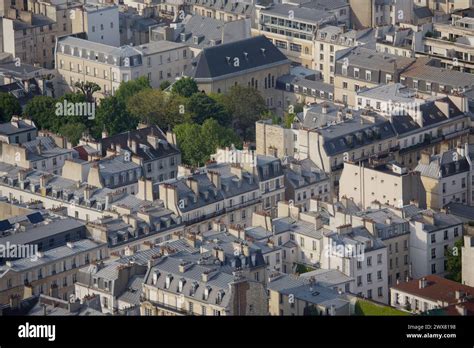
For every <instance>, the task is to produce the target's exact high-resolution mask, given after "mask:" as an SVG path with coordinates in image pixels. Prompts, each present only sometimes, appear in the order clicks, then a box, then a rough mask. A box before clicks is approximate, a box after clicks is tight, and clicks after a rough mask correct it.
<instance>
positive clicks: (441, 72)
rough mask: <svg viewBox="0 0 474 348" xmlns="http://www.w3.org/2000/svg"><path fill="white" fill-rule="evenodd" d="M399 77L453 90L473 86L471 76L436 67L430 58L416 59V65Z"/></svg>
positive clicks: (473, 78)
mask: <svg viewBox="0 0 474 348" xmlns="http://www.w3.org/2000/svg"><path fill="white" fill-rule="evenodd" d="M401 76H404V77H410V78H413V79H415V80H416V79H418V80H422V81H428V82H432V83H438V84H440V85H445V86H452V87H454V88H459V87H461V88H470V87H472V86H474V75H473V74H467V73H463V72H460V71H456V70H447V69H444V68H441V67H437V66H435V65H434V63H433V62H432V60H431V59H430V58H418V59H417V60H416V63H415V64H413V65H412V66H410V67H408V68H407V69H406V70H405V71H403V73H402V74H401Z"/></svg>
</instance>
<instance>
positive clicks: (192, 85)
mask: <svg viewBox="0 0 474 348" xmlns="http://www.w3.org/2000/svg"><path fill="white" fill-rule="evenodd" d="M198 91H199V89H198V86H197V84H196V81H194V79H193V78H191V77H183V78H180V79H179V80H178V81H176V82H175V83H174V84H173V87H171V92H172V93H174V94H178V95H180V96H182V97H186V98H189V97H190V96H192V95H193V94H194V93H197V92H198Z"/></svg>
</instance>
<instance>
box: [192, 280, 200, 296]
mask: <svg viewBox="0 0 474 348" xmlns="http://www.w3.org/2000/svg"><path fill="white" fill-rule="evenodd" d="M198 286H199V284H198V282H194V283H193V284H192V286H191V291H190V295H191V296H194V295H196V291H197V288H198Z"/></svg>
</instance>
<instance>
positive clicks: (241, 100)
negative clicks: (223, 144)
mask: <svg viewBox="0 0 474 348" xmlns="http://www.w3.org/2000/svg"><path fill="white" fill-rule="evenodd" d="M222 100H223V103H224V106H225V108H226V110H227V112H229V113H230V114H231V115H232V122H233V125H234V128H235V129H236V130H237V132H238V133H239V134H241V135H242V137H243V138H244V139H245V140H254V139H255V122H256V121H258V120H260V119H261V118H262V115H263V114H264V113H265V112H266V111H267V110H268V109H267V107H266V106H265V100H264V99H263V97H262V95H261V94H260V92H259V91H258V90H256V89H254V88H251V87H242V86H238V85H237V86H233V87H232V88H231V89H230V91H229V93H228V94H226V95H225V96H224V97H223V98H222Z"/></svg>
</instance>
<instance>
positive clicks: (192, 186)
mask: <svg viewBox="0 0 474 348" xmlns="http://www.w3.org/2000/svg"><path fill="white" fill-rule="evenodd" d="M186 185H188V187H189V188H190V189H191V190H192V191H193V192H194V194H195V195H196V196H199V185H198V182H197V180H196V179H194V178H193V177H189V178H187V179H186Z"/></svg>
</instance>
